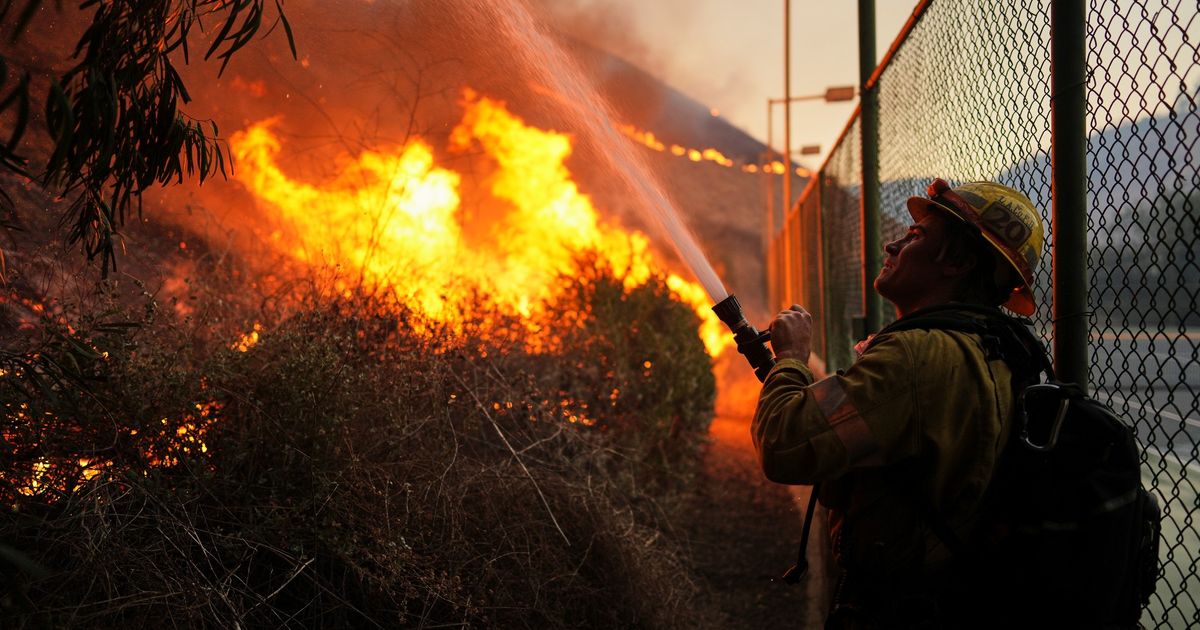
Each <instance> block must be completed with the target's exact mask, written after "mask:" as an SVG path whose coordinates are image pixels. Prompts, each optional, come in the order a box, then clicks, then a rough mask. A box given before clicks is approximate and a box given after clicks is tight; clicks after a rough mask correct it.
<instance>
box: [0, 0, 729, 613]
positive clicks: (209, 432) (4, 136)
mask: <svg viewBox="0 0 1200 630" xmlns="http://www.w3.org/2000/svg"><path fill="white" fill-rule="evenodd" d="M44 4H45V3H43V2H41V1H40V0H27V1H25V2H19V1H9V2H2V1H0V23H2V24H3V32H2V34H3V36H4V37H6V38H7V39H8V42H7V43H8V46H7V48H6V49H5V51H3V52H0V63H2V64H3V68H0V71H2V72H0V78H2V79H3V80H4V81H5V83H3V85H0V122H3V123H4V124H3V126H2V127H0V142H3V146H0V202H2V203H0V220H3V226H2V227H3V228H4V229H5V230H15V229H18V228H20V227H21V226H22V224H21V222H20V221H17V220H16V219H17V217H18V215H20V213H21V211H23V210H24V211H27V212H26V215H27V218H28V219H29V220H30V223H32V229H31V230H30V234H33V235H34V237H32V238H28V239H25V238H24V237H23V238H22V240H20V241H18V240H16V239H12V238H10V242H11V243H14V244H15V245H14V247H12V248H9V251H10V252H15V253H16V254H18V255H15V256H13V257H12V258H13V259H15V260H16V262H17V264H16V265H14V266H16V267H19V268H20V272H19V273H12V274H9V275H8V276H6V277H2V278H0V281H3V286H2V288H0V414H2V418H3V419H2V426H0V627H5V628H8V627H13V628H47V627H50V628H53V627H94V628H127V627H137V626H139V625H142V626H146V627H163V626H169V627H184V628H231V627H243V628H258V627H268V628H273V627H294V628H324V627H334V628H343V627H364V628H372V627H383V628H392V627H410V626H424V627H438V626H456V627H457V626H470V627H573V626H574V627H578V626H587V627H638V626H641V627H697V626H704V625H711V624H712V623H713V619H716V618H719V615H717V616H714V615H715V613H714V612H713V611H712V610H711V606H709V605H708V604H706V603H704V602H705V599H704V597H703V596H702V592H703V588H704V587H703V586H702V585H698V584H696V583H695V582H694V581H693V578H692V577H691V576H692V575H694V571H693V570H692V569H693V566H694V562H693V560H692V558H691V556H690V554H689V552H688V549H687V548H686V546H685V542H684V540H685V538H686V535H685V534H684V533H683V531H682V529H681V528H682V525H681V520H682V519H684V518H687V516H688V514H687V511H688V506H687V496H688V493H689V492H690V491H691V490H693V489H694V487H695V486H694V484H695V481H696V473H697V466H698V463H699V460H698V457H697V456H698V452H699V450H700V447H701V445H702V443H703V441H704V439H705V436H706V432H707V428H708V424H709V422H710V420H711V415H712V406H713V398H714V388H715V384H714V380H713V375H712V362H711V359H710V357H709V356H708V354H707V353H706V351H705V349H704V346H703V344H702V343H701V341H700V339H699V338H698V337H697V333H696V331H697V327H698V325H699V324H698V321H697V318H696V315H695V313H694V312H693V311H692V310H691V309H690V308H689V307H687V306H685V305H683V304H681V303H680V302H678V301H677V300H676V299H675V298H673V297H672V295H671V293H670V291H669V290H668V289H667V287H666V285H665V283H664V281H663V279H662V278H652V279H651V281H650V282H648V283H645V284H643V285H640V286H637V287H634V288H628V287H626V283H625V282H624V279H623V278H619V277H614V276H613V275H611V273H610V272H608V271H604V270H603V269H607V268H609V267H605V266H604V265H600V264H598V263H597V261H596V260H594V259H592V258H589V257H588V256H583V257H581V258H580V259H578V260H577V261H576V264H577V269H576V270H574V272H573V273H570V274H564V275H563V276H562V277H560V278H559V282H560V283H561V285H562V286H561V287H560V290H559V291H557V292H556V296H557V297H556V298H555V300H554V302H553V304H552V305H551V306H550V307H549V308H550V309H551V312H550V313H549V314H548V315H547V316H546V317H543V318H540V320H539V321H543V322H548V323H547V324H545V325H547V326H549V325H553V326H556V327H557V328H558V330H555V331H552V334H549V335H547V334H542V333H544V332H545V331H541V333H539V334H538V338H540V339H550V343H548V344H546V345H543V346H542V347H539V348H538V349H536V350H533V349H531V348H530V347H529V346H528V345H527V344H526V338H527V337H528V336H529V333H530V331H529V328H528V326H529V325H530V324H529V322H527V321H523V320H522V319H520V318H519V317H518V316H516V315H513V314H511V313H505V312H500V311H499V310H497V309H493V308H490V307H487V306H485V305H486V304H487V303H488V302H487V300H486V299H485V298H486V296H479V297H480V299H479V300H478V301H477V303H478V305H479V307H478V308H477V309H475V310H473V311H472V312H471V313H470V314H469V315H468V316H467V317H466V318H465V319H463V320H462V321H458V320H455V321H453V322H452V323H445V322H438V321H433V320H431V319H429V318H426V317H424V316H422V315H421V314H420V313H418V312H415V311H413V310H411V309H410V308H409V307H408V306H406V304H405V301H404V299H403V298H402V297H397V296H395V295H393V294H391V293H389V292H387V291H384V290H378V291H375V290H371V289H369V288H363V287H359V288H358V289H355V290H350V291H345V290H344V289H343V288H339V289H338V290H336V291H333V290H329V286H328V283H326V282H324V281H318V280H311V282H310V284H309V285H305V286H303V287H299V286H297V284H298V283H297V282H295V281H292V282H291V284H288V285H287V286H280V285H274V286H273V287H272V288H271V289H270V290H265V289H264V288H263V285H262V284H261V279H260V284H257V285H255V284H252V282H251V280H250V279H249V278H250V277H251V276H252V274H250V273H248V272H247V271H246V270H245V269H243V268H241V267H237V268H234V267H235V266H237V265H239V264H241V263H238V262H237V261H236V258H237V257H236V256H225V255H224V254H222V255H221V256H219V257H215V258H209V259H207V260H206V261H205V262H206V264H205V265H204V266H201V267H197V268H196V269H195V270H194V273H193V274H192V275H191V276H190V277H188V278H187V280H186V282H187V283H188V284H189V291H188V292H187V294H188V295H190V296H192V297H193V298H195V301H194V302H192V303H189V304H187V305H186V308H181V307H180V305H178V304H175V303H172V302H171V301H169V300H166V299H163V298H160V297H158V289H154V288H147V287H146V286H145V285H143V284H141V283H140V282H138V281H136V280H133V279H132V277H130V276H127V275H124V274H119V273H118V274H111V275H110V274H109V272H111V271H113V270H114V269H115V265H116V255H117V253H118V252H120V250H121V244H122V237H121V234H120V231H121V229H120V228H121V226H122V225H123V223H124V222H125V219H126V217H127V215H128V214H130V213H131V212H137V211H139V204H140V199H141V195H142V193H144V192H145V191H146V190H147V189H149V188H151V187H154V186H158V185H167V184H170V183H173V182H178V181H180V180H181V179H183V178H185V177H188V176H196V177H198V179H200V180H204V179H206V178H209V177H212V176H214V175H217V174H222V173H224V172H225V168H226V167H227V165H228V164H227V162H226V159H225V156H224V153H223V151H224V148H223V146H222V145H221V143H220V141H219V140H218V138H217V136H216V134H217V129H216V126H215V125H214V124H213V123H211V122H209V121H198V120H195V119H192V118H190V117H188V116H187V115H186V114H184V113H183V112H182V110H181V109H180V105H181V104H182V103H186V101H187V100H188V93H187V89H186V87H185V86H184V85H183V82H182V81H181V80H180V78H179V75H178V73H177V72H176V70H175V68H174V67H173V66H172V59H179V58H181V57H182V58H184V59H185V60H186V54H187V45H188V42H189V37H190V38H191V39H192V40H193V42H192V43H193V44H194V45H195V44H196V41H194V40H195V39H196V34H195V33H194V32H193V27H198V26H201V25H202V26H203V31H204V36H203V37H202V38H200V39H201V40H202V42H203V43H202V45H200V46H198V47H197V49H198V50H199V51H200V52H202V53H203V56H204V57H206V58H209V57H211V58H216V59H218V60H220V61H221V62H222V64H224V63H225V62H227V61H228V60H229V58H230V56H231V55H233V54H234V53H235V52H236V51H237V50H239V49H240V48H242V47H243V46H245V45H246V44H247V43H248V42H249V41H251V39H252V38H254V37H255V35H256V34H258V35H263V34H264V33H266V32H267V31H270V30H272V29H274V28H276V27H278V30H282V31H284V33H285V35H286V37H287V39H288V42H289V45H290V44H291V32H290V28H289V26H288V24H287V22H286V20H285V19H284V18H283V17H282V11H280V10H279V9H280V6H279V5H278V4H276V3H274V2H263V1H262V0H236V1H234V2H228V1H224V0H222V1H178V2H95V1H91V0H87V1H85V2H83V3H82V4H81V5H79V6H80V8H81V9H83V10H84V11H85V12H89V13H88V14H89V15H90V17H88V18H87V21H86V23H83V24H82V33H83V34H82V35H81V37H80V38H79V40H78V46H77V48H76V49H75V55H74V56H73V57H71V62H70V64H69V66H68V67H67V68H65V69H63V68H52V67H44V66H43V65H40V63H41V62H37V63H34V62H32V61H30V60H31V59H33V60H36V59H37V57H38V52H39V51H38V50H37V48H36V46H34V47H31V48H27V47H26V46H25V43H26V42H27V40H26V39H23V38H25V37H27V36H28V35H29V33H27V32H26V31H27V29H28V28H29V25H30V24H31V23H34V21H36V19H38V15H39V12H42V11H44V10H47V9H49V10H52V11H57V10H59V9H58V7H57V5H55V6H54V7H49V8H48V7H46V6H44ZM63 11H64V12H67V13H69V11H67V10H63ZM195 30H200V29H199V28H197V29H195ZM291 48H292V52H293V54H294V52H295V49H294V46H291ZM23 52H24V53H30V54H29V55H25V56H22V53H23ZM222 67H223V65H222ZM43 95H44V98H43ZM51 199H54V200H53V201H51ZM35 208H52V209H57V210H60V211H61V214H60V216H58V217H57V218H58V219H60V220H61V221H60V224H59V226H58V228H57V229H56V228H54V227H52V226H50V225H48V224H47V223H46V221H45V220H44V219H45V217H44V216H43V215H44V214H45V213H38V212H37V211H30V210H31V209H35ZM7 234H8V235H9V236H10V237H11V236H12V235H13V232H11V231H9V232H7ZM51 234H57V235H59V236H61V237H62V240H64V241H67V242H69V243H70V244H73V245H74V246H76V247H79V248H81V249H82V253H83V254H84V256H82V257H81V258H87V259H88V260H89V261H92V260H93V259H95V261H96V262H99V267H100V270H101V271H102V273H101V274H95V271H96V270H95V269H94V268H92V269H90V270H83V271H81V270H79V269H78V268H76V267H77V266H76V265H74V264H70V263H66V262H63V261H62V260H57V259H61V258H62V256H61V243H57V242H56V243H55V246H54V248H52V249H53V251H52V253H46V252H45V251H43V252H40V253H39V252H36V251H34V249H35V248H34V247H33V246H32V245H30V246H28V247H25V248H24V249H25V251H22V248H21V247H18V246H20V245H22V244H25V245H29V244H28V243H23V241H24V240H28V241H30V242H34V241H40V240H43V237H46V238H49V239H50V240H54V239H52V238H50V236H49V235H51ZM141 238H144V239H145V240H142V241H140V242H139V246H141V247H146V248H147V250H148V251H144V252H140V253H143V254H148V255H149V257H150V258H154V257H155V256H158V255H159V252H156V251H154V250H155V248H158V249H161V250H167V249H171V248H173V247H175V246H176V245H177V244H179V245H181V244H180V243H179V241H178V240H177V239H173V237H172V239H168V241H170V243H169V244H167V245H164V243H160V242H158V241H156V240H155V239H153V238H148V237H146V235H141ZM189 238H190V237H189ZM159 240H161V239H159ZM197 240H199V239H197ZM192 242H193V243H195V242H196V241H192ZM0 260H2V259H0ZM76 262H81V261H76ZM59 265H61V267H62V269H60V268H59ZM95 275H101V276H103V278H102V279H99V280H96V278H95V277H94V276H95ZM62 277H66V278H67V279H68V281H67V284H70V285H71V286H72V288H71V289H69V290H68V289H62V288H58V287H57V286H56V285H55V282H56V280H53V278H62ZM290 277H297V276H290ZM93 281H95V282H93ZM93 284H94V285H95V287H96V288H95V289H93V288H92V286H93Z"/></svg>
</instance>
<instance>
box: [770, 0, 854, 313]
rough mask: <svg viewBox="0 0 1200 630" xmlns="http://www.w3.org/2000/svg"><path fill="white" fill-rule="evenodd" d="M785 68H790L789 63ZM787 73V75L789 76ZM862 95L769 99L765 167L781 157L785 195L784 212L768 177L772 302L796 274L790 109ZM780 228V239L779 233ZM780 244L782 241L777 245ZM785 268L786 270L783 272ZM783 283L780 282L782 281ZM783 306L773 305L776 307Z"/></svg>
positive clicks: (840, 92)
mask: <svg viewBox="0 0 1200 630" xmlns="http://www.w3.org/2000/svg"><path fill="white" fill-rule="evenodd" d="M785 8H786V7H785ZM785 65H788V64H786V63H785ZM785 74H787V73H785ZM784 89H785V90H787V91H789V92H790V89H791V85H790V81H787V80H785V85H784ZM857 94H858V89H857V88H855V86H853V85H842V86H836V87H827V88H825V92H824V93H823V94H806V95H803V96H791V94H790V93H789V94H788V96H787V97H786V98H769V99H767V152H766V160H767V161H765V162H764V164H763V174H764V175H768V176H769V175H770V174H772V173H773V172H774V169H773V168H772V166H771V164H772V162H770V160H773V159H774V158H775V157H778V158H779V159H780V160H781V161H782V164H783V173H780V174H781V175H783V186H782V187H783V195H782V197H783V198H782V199H781V203H780V206H781V207H780V209H779V210H776V208H775V188H774V183H773V181H772V178H771V177H768V178H767V180H766V181H767V221H766V226H765V230H764V241H765V242H764V245H765V250H766V253H767V295H768V296H769V298H768V299H769V300H775V299H776V298H778V297H780V296H779V294H780V290H781V289H783V288H785V287H788V286H790V285H788V284H787V282H788V281H789V277H790V275H791V273H792V270H791V269H790V267H791V265H790V264H789V263H790V260H789V258H788V256H789V255H790V250H789V249H788V246H789V243H788V241H789V240H790V237H789V235H788V234H787V229H786V228H787V212H788V210H789V209H791V194H792V193H791V179H792V173H793V168H792V154H793V153H794V152H793V151H792V149H791V128H790V125H791V109H790V107H787V106H788V105H789V104H791V103H794V102H798V101H817V100H823V101H825V102H826V103H837V102H841V101H851V100H854V97H855V96H856V95H857ZM776 105H784V106H785V112H786V113H785V116H784V129H785V135H786V136H787V137H785V139H784V143H785V145H786V146H785V149H784V153H783V154H780V153H779V152H777V151H776V150H775V146H774V142H775V132H774V122H775V117H774V113H775V106H776ZM812 149H813V147H811V146H810V147H804V148H803V149H801V151H800V154H801V155H813V154H816V153H820V149H816V150H815V151H814V150H812ZM777 228H778V238H776V236H777V235H776V232H777ZM777 241H778V242H777ZM781 268H782V269H781ZM781 278H782V279H783V282H782V283H781V282H780V279H781ZM779 305H780V304H774V303H773V304H772V307H775V306H779Z"/></svg>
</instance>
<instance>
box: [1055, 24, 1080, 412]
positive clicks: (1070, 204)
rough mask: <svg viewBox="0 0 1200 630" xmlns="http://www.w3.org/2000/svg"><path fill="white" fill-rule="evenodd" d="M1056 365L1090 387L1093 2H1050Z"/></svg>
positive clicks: (1066, 378)
mask: <svg viewBox="0 0 1200 630" xmlns="http://www.w3.org/2000/svg"><path fill="white" fill-rule="evenodd" d="M1050 155H1051V164H1052V169H1051V183H1050V190H1051V191H1052V206H1053V233H1054V243H1053V253H1052V256H1051V258H1052V260H1053V261H1054V366H1055V371H1056V372H1057V374H1058V378H1059V379H1060V380H1063V381H1066V382H1073V383H1078V384H1079V385H1080V386H1081V387H1083V388H1084V389H1085V390H1086V389H1087V386H1088V348H1087V343H1088V323H1089V322H1088V319H1089V318H1088V315H1089V311H1088V295H1087V290H1088V285H1087V3H1086V2H1085V0H1054V2H1051V3H1050Z"/></svg>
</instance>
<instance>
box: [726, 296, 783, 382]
mask: <svg viewBox="0 0 1200 630" xmlns="http://www.w3.org/2000/svg"><path fill="white" fill-rule="evenodd" d="M712 310H713V312H714V313H716V314H717V319H720V320H721V321H722V322H724V323H725V325H726V326H728V327H729V330H731V331H733V341H734V342H735V343H737V351H738V352H740V353H741V354H742V355H743V356H745V357H746V360H747V361H749V362H750V367H752V368H754V375H755V376H757V377H758V380H759V381H765V380H767V374H768V373H769V372H770V371H771V368H773V367H775V354H774V353H772V352H771V349H770V348H768V347H767V341H770V339H771V331H769V330H764V331H762V332H759V330H758V329H757V328H755V327H754V325H753V324H751V323H750V322H748V321H746V315H745V313H743V312H742V303H741V302H739V301H738V299H737V296H736V295H733V294H730V295H729V296H728V297H726V298H725V299H723V300H721V301H720V302H717V303H716V304H715V305H713V307H712Z"/></svg>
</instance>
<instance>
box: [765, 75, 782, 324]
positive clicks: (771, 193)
mask: <svg viewBox="0 0 1200 630" xmlns="http://www.w3.org/2000/svg"><path fill="white" fill-rule="evenodd" d="M772 105H774V103H772V102H771V101H770V100H769V99H768V100H767V153H766V160H765V162H764V163H763V171H762V173H763V178H764V181H766V183H767V223H766V234H765V236H766V242H765V246H764V249H763V253H765V254H766V256H767V262H766V268H767V308H768V310H774V309H775V308H776V307H777V306H778V300H779V296H778V295H777V294H776V290H775V277H776V276H777V275H778V274H779V270H778V269H776V268H775V256H774V255H772V252H774V251H775V179H774V178H775V176H774V174H773V173H772V172H771V171H770V165H771V162H772V161H773V160H774V159H775V144H774V143H775V135H774V130H773V128H772V123H773V120H772V114H773V113H774V111H775V110H774V109H772Z"/></svg>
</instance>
